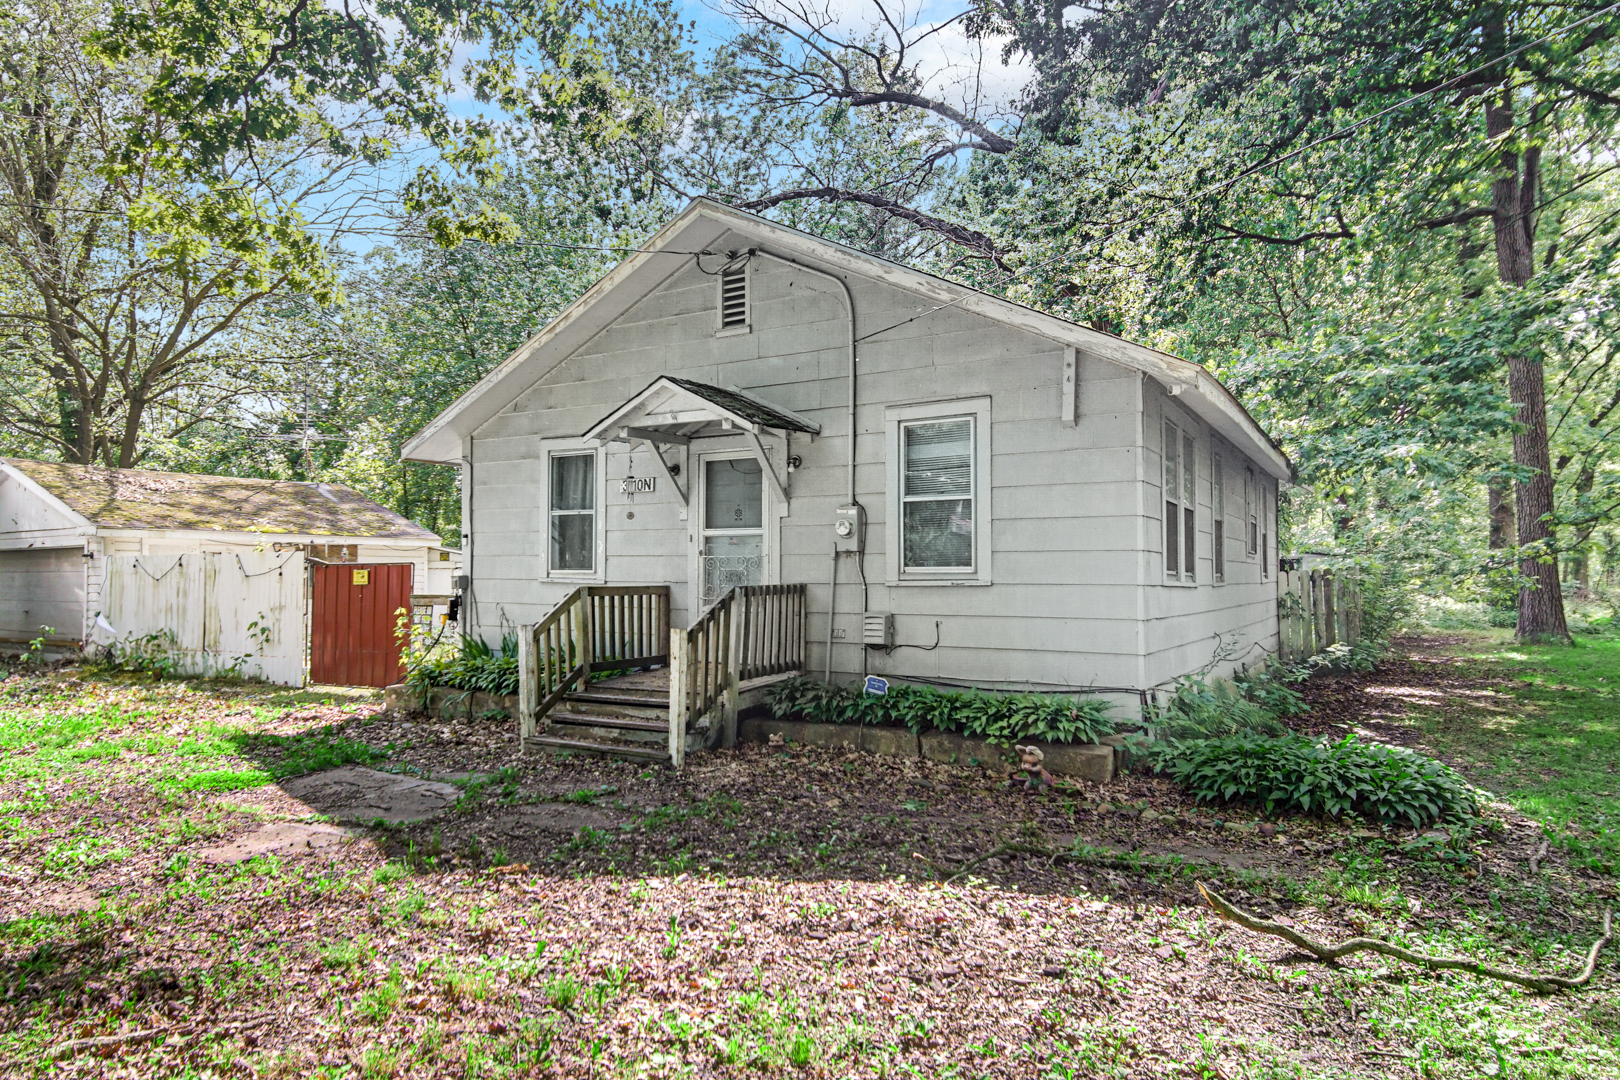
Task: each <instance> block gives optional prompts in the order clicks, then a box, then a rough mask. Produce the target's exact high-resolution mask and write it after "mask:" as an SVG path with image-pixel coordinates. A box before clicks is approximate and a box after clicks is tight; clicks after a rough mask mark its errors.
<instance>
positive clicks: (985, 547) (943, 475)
mask: <svg viewBox="0 0 1620 1080" xmlns="http://www.w3.org/2000/svg"><path fill="white" fill-rule="evenodd" d="M883 419H884V427H885V435H886V444H887V466H888V489H889V493H890V495H889V499H890V502H889V509H888V513H887V515H886V516H887V518H888V521H887V522H886V523H885V534H886V537H887V551H886V552H885V554H884V560H885V564H886V568H887V574H886V577H887V580H888V582H889V584H891V585H913V584H915V585H988V584H990V580H991V579H990V399H989V398H967V399H961V400H956V401H935V402H923V403H919V404H916V405H891V406H889V407H888V408H887V409H885V410H884V416H883Z"/></svg>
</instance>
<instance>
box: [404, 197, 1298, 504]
mask: <svg viewBox="0 0 1620 1080" xmlns="http://www.w3.org/2000/svg"><path fill="white" fill-rule="evenodd" d="M727 233H739V234H742V235H745V236H748V237H750V238H751V239H752V240H753V242H754V243H756V244H757V245H758V249H759V250H760V251H761V252H762V253H780V254H782V255H785V256H791V257H792V258H794V259H796V260H799V261H802V262H804V263H806V264H808V265H809V266H811V267H812V268H815V269H820V270H821V271H822V272H825V273H831V274H834V275H840V274H842V275H852V276H859V277H865V278H868V279H871V280H874V281H879V282H882V283H884V284H888V285H892V286H894V287H896V288H899V289H902V290H904V291H906V292H909V293H911V294H912V295H914V296H916V297H917V298H918V300H919V301H920V302H921V303H922V304H926V305H928V307H934V306H950V307H953V308H957V309H960V310H962V311H968V312H972V313H974V314H976V315H979V316H982V317H983V318H986V319H988V320H990V321H992V322H996V323H1000V324H1001V325H1004V326H1008V327H1011V328H1014V329H1017V330H1022V331H1024V332H1026V333H1030V334H1034V335H1036V336H1039V337H1043V338H1046V339H1047V340H1049V341H1052V342H1054V343H1057V344H1061V345H1069V346H1073V347H1075V348H1077V349H1079V350H1080V351H1081V352H1083V353H1085V354H1087V355H1089V356H1096V357H1101V358H1102V359H1105V360H1109V361H1112V362H1114V363H1116V364H1119V365H1121V366H1123V367H1126V368H1129V369H1132V370H1135V371H1139V372H1141V373H1143V374H1145V375H1149V376H1151V377H1153V378H1155V379H1157V380H1158V381H1159V382H1161V383H1163V384H1164V385H1165V386H1166V387H1167V388H1168V389H1169V391H1170V392H1171V393H1172V394H1174V395H1176V396H1177V397H1178V398H1179V400H1180V402H1181V404H1182V405H1183V406H1184V407H1186V408H1187V409H1188V410H1189V411H1191V412H1193V413H1194V414H1195V415H1197V416H1198V417H1199V418H1200V419H1202V420H1204V421H1205V422H1206V423H1208V424H1209V425H1210V426H1211V427H1213V428H1214V429H1215V430H1217V431H1219V432H1220V433H1221V435H1223V436H1224V437H1225V438H1226V439H1227V440H1228V441H1229V442H1231V443H1232V444H1233V445H1235V446H1237V447H1238V448H1239V449H1241V450H1243V451H1244V452H1246V453H1247V454H1248V455H1249V457H1250V458H1252V459H1253V460H1254V461H1255V462H1256V463H1258V464H1259V465H1260V467H1261V468H1262V469H1264V470H1265V471H1266V472H1267V473H1269V474H1271V475H1272V476H1275V477H1278V478H1279V479H1286V478H1287V477H1288V476H1289V475H1290V472H1291V466H1290V464H1289V461H1288V458H1287V457H1286V456H1285V455H1284V454H1283V452H1282V450H1281V449H1280V448H1279V447H1278V446H1277V444H1276V442H1274V441H1273V440H1272V439H1271V437H1270V436H1269V435H1267V434H1266V432H1265V431H1263V430H1262V429H1261V427H1260V425H1259V424H1258V423H1256V422H1255V420H1254V418H1253V417H1252V416H1250V415H1249V413H1248V410H1246V409H1244V407H1243V405H1242V404H1241V403H1240V402H1239V401H1238V400H1237V398H1236V397H1234V396H1233V394H1232V392H1231V391H1230V390H1228V389H1227V388H1226V387H1225V386H1223V385H1222V384H1221V382H1220V381H1219V380H1218V379H1216V378H1215V377H1214V376H1213V375H1211V374H1210V373H1209V372H1208V371H1207V370H1205V369H1204V368H1203V367H1202V366H1200V365H1198V364H1194V363H1192V362H1191V361H1189V360H1183V359H1181V358H1180V357H1178V356H1171V355H1170V354H1169V353H1164V352H1160V351H1159V350H1157V349H1152V348H1149V347H1148V346H1146V345H1138V344H1136V343H1135V342H1132V341H1127V340H1125V339H1124V338H1121V337H1116V336H1115V335H1113V334H1107V333H1104V332H1102V331H1101V330H1094V329H1092V328H1091V327H1089V326H1081V325H1079V324H1078V323H1072V322H1069V321H1068V320H1067V319H1060V318H1058V317H1057V316H1055V315H1049V314H1047V313H1046V312H1043V311H1038V310H1036V309H1035V308H1030V307H1025V306H1024V305H1022V304H1018V303H1015V302H1014V301H1011V300H1007V299H1004V298H1002V297H999V296H993V295H991V294H990V293H985V292H980V291H979V290H977V289H971V288H969V287H967V286H965V285H960V284H957V283H956V282H954V281H949V280H947V279H945V278H942V277H937V276H935V275H933V274H929V273H925V272H923V271H920V270H914V269H912V268H911V267H908V266H902V265H900V264H898V263H892V262H889V261H887V260H885V259H881V258H878V257H877V256H875V255H869V254H867V253H866V252H863V251H857V250H856V249H854V248H851V247H846V246H845V245H843V244H838V243H834V242H833V241H830V240H824V239H822V238H820V237H818V236H812V235H811V234H809V233H806V232H802V231H800V230H798V229H793V228H789V227H788V226H785V225H780V224H778V223H776V222H774V221H769V220H767V219H765V218H762V217H758V216H757V215H754V214H749V213H746V212H744V211H741V210H737V209H734V208H733V207H730V206H726V205H724V204H722V203H718V202H714V201H713V200H710V199H702V198H700V199H694V200H693V201H692V202H691V203H690V204H689V205H688V206H687V208H686V209H685V210H683V211H682V212H681V213H680V214H679V215H678V216H676V217H675V218H674V219H673V220H672V221H670V222H669V223H668V224H667V225H665V226H664V227H663V228H662V229H659V230H658V232H657V233H655V234H654V235H653V236H652V237H651V238H649V239H648V240H647V241H646V242H645V243H644V244H643V245H642V246H641V247H640V248H639V249H637V250H636V252H635V253H634V254H632V255H631V256H630V257H629V258H628V259H625V260H624V261H623V262H622V263H620V264H619V265H618V266H617V267H615V268H614V269H613V270H612V271H610V272H609V273H608V274H607V275H606V276H604V277H603V278H602V279H601V280H599V281H597V282H596V284H594V285H592V286H591V287H590V288H589V289H587V290H586V291H585V293H584V294H583V295H581V296H580V297H579V299H577V300H575V301H574V302H573V303H572V304H570V305H569V306H568V307H567V308H565V309H564V310H563V312H562V313H561V314H560V315H558V316H557V318H555V319H553V320H552V321H551V322H550V323H549V324H548V325H547V326H546V327H545V328H543V329H542V330H540V331H539V332H538V333H536V334H535V335H534V336H533V337H531V338H529V340H528V341H526V342H524V343H523V344H522V345H520V346H518V348H517V349H516V350H515V351H514V352H513V353H512V355H511V356H509V357H507V358H506V359H505V360H504V361H502V362H501V363H500V364H499V365H497V366H496V367H495V368H494V369H493V370H491V371H490V372H489V373H488V374H486V375H485V376H484V377H483V378H482V379H480V380H479V381H478V383H477V384H476V385H474V386H473V387H472V388H471V389H469V390H468V391H467V392H466V393H464V394H462V395H461V396H460V397H459V398H457V399H456V400H455V401H454V402H452V403H451V404H450V405H449V407H448V408H446V409H445V410H444V411H443V412H441V413H440V414H439V415H438V416H436V417H434V418H433V420H432V421H430V422H429V423H428V425H427V426H426V427H424V428H423V429H422V430H421V431H420V432H418V433H417V434H416V435H415V436H414V437H413V438H412V439H411V440H410V441H409V442H407V443H406V444H405V447H404V449H403V450H402V452H401V455H400V456H401V457H402V458H403V459H404V460H407V461H430V462H441V463H444V464H457V463H459V462H460V461H461V457H462V444H463V440H464V439H466V438H467V437H468V436H470V435H471V434H472V433H473V432H474V431H476V430H477V429H478V428H479V427H480V426H481V425H482V424H484V423H485V422H486V421H488V420H489V419H490V418H491V417H493V416H494V415H495V414H496V413H497V412H499V411H500V410H501V409H503V408H505V407H506V406H507V405H509V404H511V403H512V402H513V401H515V400H516V399H517V398H518V396H519V395H521V394H522V393H523V392H524V391H526V390H528V389H529V388H530V387H532V386H534V385H535V383H537V382H539V381H540V379H541V378H543V377H544V376H545V375H546V373H547V372H549V371H551V370H552V369H553V368H555V367H556V366H557V365H558V364H561V363H562V362H563V361H564V360H566V359H567V358H568V357H569V356H571V355H572V354H573V353H575V352H576V351H578V350H579V349H580V348H581V347H583V346H584V345H585V344H586V343H587V342H588V341H590V340H591V339H592V338H594V337H595V336H596V335H597V334H598V333H600V332H601V331H602V330H604V329H605V328H606V327H608V326H609V325H611V324H612V323H613V321H614V320H615V319H617V318H619V316H621V315H623V314H624V313H625V312H626V311H628V310H630V308H631V307H632V306H634V305H635V304H636V303H638V302H639V301H640V300H642V299H643V298H644V297H646V296H647V295H648V294H649V293H651V292H652V291H653V290H654V289H656V288H657V287H658V286H659V285H661V284H663V283H664V282H665V281H666V280H668V279H669V278H670V277H671V276H672V275H674V274H675V273H676V272H678V271H679V270H680V269H681V268H682V267H683V266H685V265H686V262H687V260H688V259H689V258H690V257H691V256H692V254H693V253H694V252H699V251H704V250H707V248H708V246H709V245H710V244H712V243H715V242H717V241H719V240H720V238H721V237H723V236H725V235H726V234H727ZM857 317H858V316H857ZM863 329H864V328H863Z"/></svg>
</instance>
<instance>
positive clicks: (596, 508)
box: [540, 442, 607, 582]
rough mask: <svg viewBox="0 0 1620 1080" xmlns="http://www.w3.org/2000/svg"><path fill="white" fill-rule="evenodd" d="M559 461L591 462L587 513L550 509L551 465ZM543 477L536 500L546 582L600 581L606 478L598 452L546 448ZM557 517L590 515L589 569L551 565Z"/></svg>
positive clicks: (570, 446)
mask: <svg viewBox="0 0 1620 1080" xmlns="http://www.w3.org/2000/svg"><path fill="white" fill-rule="evenodd" d="M560 457H589V458H591V459H592V465H591V468H592V470H593V473H592V476H591V499H592V506H591V509H590V510H589V511H582V510H561V511H559V510H556V509H554V508H553V506H552V498H551V493H552V462H553V461H554V460H555V459H557V458H560ZM543 460H544V465H543V468H542V471H543V474H544V475H543V477H542V479H541V485H540V486H541V497H540V520H541V528H540V552H541V555H540V563H541V565H542V566H543V567H544V568H545V574H544V576H545V577H546V578H547V579H548V580H559V581H579V582H597V581H602V580H604V576H603V563H604V562H605V561H606V559H605V558H604V556H605V554H606V553H605V551H604V550H603V548H604V544H603V527H602V525H603V521H602V515H603V513H604V512H605V510H606V503H607V477H606V462H605V460H604V454H603V453H602V450H601V448H599V447H595V446H586V445H584V444H583V443H580V442H569V443H559V444H556V445H551V446H547V447H546V450H545V454H544V457H543ZM559 513H562V514H569V515H575V516H579V515H583V514H585V513H589V514H590V515H591V518H592V520H591V567H590V569H588V570H567V569H563V568H561V567H558V566H556V565H554V561H555V560H554V557H553V553H552V547H551V525H552V519H553V518H554V517H555V516H556V515H557V514H559Z"/></svg>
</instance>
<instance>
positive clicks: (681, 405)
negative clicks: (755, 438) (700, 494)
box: [583, 375, 821, 442]
mask: <svg viewBox="0 0 1620 1080" xmlns="http://www.w3.org/2000/svg"><path fill="white" fill-rule="evenodd" d="M693 406H698V407H697V408H694V407H693ZM719 423H724V424H725V425H727V426H732V425H735V426H737V427H740V428H742V429H743V430H745V431H753V430H755V429H756V428H776V429H777V430H778V431H803V432H806V433H808V434H811V435H817V434H820V433H821V425H819V424H817V423H815V422H813V421H810V420H806V419H805V418H804V417H802V416H799V415H798V414H797V413H791V412H788V411H787V410H786V409H781V408H778V407H777V406H775V405H772V404H771V403H770V402H768V401H766V400H765V399H763V398H759V397H755V396H754V395H753V394H750V393H748V392H747V391H746V390H725V389H722V388H721V387H718V386H710V385H709V384H708V383H700V382H694V381H693V380H691V379H677V378H675V377H674V376H673V375H660V376H659V377H658V378H656V379H654V380H653V381H652V382H651V383H649V384H647V387H646V389H644V390H642V391H641V392H640V393H637V394H635V395H633V396H631V398H630V399H629V400H628V401H626V402H625V403H624V404H623V405H620V406H619V407H618V408H616V409H614V410H613V411H612V412H610V413H608V414H607V415H606V416H604V417H603V418H602V419H600V420H598V421H597V422H596V423H594V424H592V425H591V426H590V428H589V429H588V430H587V431H586V432H585V434H584V436H583V438H585V439H595V440H602V441H611V440H613V439H616V438H624V437H627V435H630V433H633V435H630V437H637V438H645V437H647V436H649V435H652V436H653V437H654V440H655V441H667V442H685V441H686V440H687V439H689V438H691V437H693V436H695V435H697V434H699V433H700V432H702V431H703V430H704V429H706V428H711V427H713V426H714V425H715V424H719ZM649 429H659V431H661V432H662V435H661V436H660V435H659V434H658V433H657V432H654V431H651V430H649ZM671 436H673V438H672V437H671Z"/></svg>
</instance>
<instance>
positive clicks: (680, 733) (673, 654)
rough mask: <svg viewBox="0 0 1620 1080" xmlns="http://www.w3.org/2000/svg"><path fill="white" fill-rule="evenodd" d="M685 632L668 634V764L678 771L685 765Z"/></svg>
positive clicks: (686, 663)
mask: <svg viewBox="0 0 1620 1080" xmlns="http://www.w3.org/2000/svg"><path fill="white" fill-rule="evenodd" d="M690 666H691V664H690V662H689V660H688V657H687V652H686V631H685V630H683V629H680V628H679V627H676V628H673V629H671V630H670V632H669V762H670V764H671V765H673V766H675V768H677V769H679V768H680V767H681V766H682V765H684V764H686V701H687V697H688V689H687V679H688V676H689V672H688V668H689V667H690Z"/></svg>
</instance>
